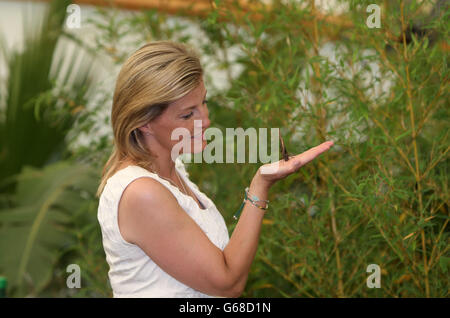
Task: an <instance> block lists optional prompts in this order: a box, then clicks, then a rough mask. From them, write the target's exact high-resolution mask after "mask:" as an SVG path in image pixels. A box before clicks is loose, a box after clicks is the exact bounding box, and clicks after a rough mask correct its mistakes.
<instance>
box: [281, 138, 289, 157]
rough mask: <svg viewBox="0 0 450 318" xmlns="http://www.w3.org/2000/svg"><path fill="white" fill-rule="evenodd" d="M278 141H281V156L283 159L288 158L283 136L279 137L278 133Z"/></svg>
mask: <svg viewBox="0 0 450 318" xmlns="http://www.w3.org/2000/svg"><path fill="white" fill-rule="evenodd" d="M280 141H281V155H282V156H283V159H284V161H288V160H289V153H288V152H287V149H286V146H285V145H284V140H283V137H281V133H280Z"/></svg>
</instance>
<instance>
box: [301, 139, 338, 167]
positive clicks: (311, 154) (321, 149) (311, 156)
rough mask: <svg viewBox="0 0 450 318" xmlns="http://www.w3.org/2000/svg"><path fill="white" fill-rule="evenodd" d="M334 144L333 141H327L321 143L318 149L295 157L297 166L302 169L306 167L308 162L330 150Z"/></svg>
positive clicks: (312, 149)
mask: <svg viewBox="0 0 450 318" xmlns="http://www.w3.org/2000/svg"><path fill="white" fill-rule="evenodd" d="M333 144H334V143H333V141H325V142H324V143H321V144H320V145H318V146H316V147H313V148H311V149H309V150H307V151H305V152H303V153H301V154H299V155H296V156H294V160H295V164H296V166H297V167H301V166H304V165H306V164H307V163H308V162H310V161H311V160H313V159H314V158H316V157H317V156H319V155H320V154H322V153H324V152H325V151H327V150H328V149H330V148H331V147H332V146H333Z"/></svg>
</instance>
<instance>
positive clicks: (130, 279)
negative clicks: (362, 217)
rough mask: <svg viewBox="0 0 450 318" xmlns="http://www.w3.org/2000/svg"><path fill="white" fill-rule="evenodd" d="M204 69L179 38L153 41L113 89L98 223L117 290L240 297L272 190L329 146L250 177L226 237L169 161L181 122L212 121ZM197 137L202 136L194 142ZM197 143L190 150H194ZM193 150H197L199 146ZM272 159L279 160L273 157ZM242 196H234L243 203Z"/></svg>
mask: <svg viewBox="0 0 450 318" xmlns="http://www.w3.org/2000/svg"><path fill="white" fill-rule="evenodd" d="M205 98H206V89H205V85H204V82H203V70H202V67H201V65H200V62H199V58H198V56H197V55H196V53H195V52H194V51H192V50H191V49H189V48H188V47H186V46H185V45H182V44H180V43H173V42H169V41H159V42H152V43H149V44H147V45H145V46H143V47H141V48H140V49H139V50H137V51H136V52H135V53H134V54H133V55H132V56H131V57H130V58H129V59H128V60H127V61H126V62H125V64H124V65H123V67H122V69H121V71H120V73H119V76H118V79H117V84H116V88H115V92H114V100H113V107H112V114H111V123H112V127H113V132H114V151H113V153H112V155H111V157H110V158H109V160H108V162H107V163H106V165H105V167H104V171H103V172H104V173H103V177H102V181H101V184H100V187H99V189H98V193H97V194H98V195H100V201H99V208H98V220H99V223H100V225H101V230H102V238H103V246H104V249H105V253H106V259H107V261H108V264H109V266H110V271H109V272H108V275H109V279H110V283H111V287H112V289H113V295H114V297H211V296H216V297H238V296H239V295H241V293H242V291H243V290H244V286H245V284H246V281H247V276H248V273H249V270H250V266H251V264H252V261H253V259H254V256H255V253H256V248H257V244H258V237H259V233H260V229H261V223H262V219H263V217H264V211H265V210H264V208H265V207H266V206H265V204H266V203H267V202H268V201H267V194H268V192H269V189H270V187H271V186H272V185H273V184H274V182H276V181H277V180H279V179H282V178H284V177H286V176H288V175H289V174H291V173H294V172H296V171H297V170H298V169H299V168H300V167H301V166H302V165H304V164H306V163H307V162H309V161H311V160H312V159H314V158H315V157H316V156H318V155H319V154H321V153H322V152H324V151H326V150H328V149H329V148H330V147H331V145H332V142H325V143H323V144H321V145H320V146H317V147H315V148H312V149H310V150H308V151H307V152H305V153H303V154H300V155H297V156H293V157H291V158H290V159H289V160H288V161H280V162H279V167H278V169H276V170H273V169H272V170H270V173H266V172H265V173H264V174H263V173H261V168H262V167H268V165H263V166H261V167H260V168H259V169H258V171H257V173H256V174H255V176H254V177H253V179H252V181H251V183H250V186H249V190H248V195H249V196H250V197H253V196H257V197H258V198H257V199H256V200H255V201H253V202H251V201H249V200H247V201H246V203H245V205H244V208H243V210H242V214H241V216H240V219H239V221H238V223H237V225H236V228H235V230H234V232H233V234H232V236H231V238H229V236H228V231H227V227H226V225H225V222H224V219H223V217H222V215H221V214H220V213H219V211H218V210H217V208H216V206H215V205H214V203H213V202H212V201H211V200H210V199H209V198H208V197H207V196H206V195H205V194H204V193H203V192H201V191H200V190H199V188H198V187H197V186H196V185H195V184H193V183H192V182H191V181H190V180H189V178H188V174H187V172H186V170H185V168H184V165H183V163H182V161H181V160H179V158H177V159H176V160H175V162H174V161H173V160H172V159H171V158H172V157H171V151H172V149H173V147H174V145H175V144H176V143H178V141H177V140H171V132H172V131H173V130H174V129H176V128H179V127H182V128H186V129H188V130H189V131H190V132H191V136H193V138H192V140H191V141H192V144H193V148H194V149H195V144H197V143H199V141H200V140H202V142H201V144H202V149H203V148H204V147H205V146H206V141H205V140H203V134H201V135H200V134H197V136H194V135H193V133H194V120H196V122H199V121H198V120H201V124H202V127H196V130H195V131H196V132H197V131H198V130H197V129H199V128H201V129H202V130H201V131H203V132H204V130H205V129H206V128H208V126H209V125H210V121H209V119H208V108H207V105H206V100H205ZM196 139H197V141H196ZM191 149H192V148H191ZM202 149H196V150H194V152H197V151H201V150H202ZM272 165H273V164H272ZM238 201H239V199H237V200H236V203H238Z"/></svg>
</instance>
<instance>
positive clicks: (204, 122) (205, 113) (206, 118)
mask: <svg viewBox="0 0 450 318" xmlns="http://www.w3.org/2000/svg"><path fill="white" fill-rule="evenodd" d="M201 114H202V117H201V120H202V127H203V129H206V128H208V127H209V126H210V125H211V121H210V120H209V111H208V106H205V107H203V109H202V112H201Z"/></svg>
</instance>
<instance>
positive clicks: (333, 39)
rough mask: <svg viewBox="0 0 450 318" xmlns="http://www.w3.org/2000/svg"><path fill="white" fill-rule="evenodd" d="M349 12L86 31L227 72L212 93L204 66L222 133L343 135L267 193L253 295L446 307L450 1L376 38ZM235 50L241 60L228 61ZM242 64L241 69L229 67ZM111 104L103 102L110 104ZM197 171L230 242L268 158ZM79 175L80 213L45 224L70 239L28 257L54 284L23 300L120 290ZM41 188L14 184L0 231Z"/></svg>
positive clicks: (94, 150)
mask: <svg viewBox="0 0 450 318" xmlns="http://www.w3.org/2000/svg"><path fill="white" fill-rule="evenodd" d="M338 2H339V3H340V4H343V5H344V7H345V5H347V8H348V9H346V10H344V13H343V14H342V16H339V17H335V18H334V19H330V20H327V19H323V18H322V17H321V16H320V15H318V14H317V10H318V9H317V7H316V6H314V1H283V2H282V1H275V5H273V6H272V7H271V10H265V9H261V10H256V9H255V10H251V11H250V12H247V11H245V10H244V9H243V8H240V7H239V6H238V4H236V3H235V4H234V6H236V7H234V9H233V7H230V4H229V3H228V4H227V3H224V2H222V1H215V3H216V6H217V9H216V10H213V11H212V12H211V13H210V14H209V15H208V16H207V17H206V18H198V19H197V18H189V19H188V18H185V17H184V18H179V19H175V20H173V19H169V17H168V16H167V15H164V14H161V13H158V12H155V11H148V12H136V13H130V12H127V13H126V14H118V11H117V10H105V9H101V10H99V11H98V15H97V16H96V17H94V18H93V19H92V20H91V21H90V23H92V24H93V26H95V27H96V28H97V29H98V30H99V31H100V33H99V35H98V38H97V39H96V47H91V51H92V52H99V53H106V54H107V55H108V56H110V57H111V61H112V62H113V63H115V64H116V65H120V64H121V63H122V62H123V60H124V58H125V57H126V56H128V54H129V53H131V52H132V51H134V50H135V49H136V48H137V47H139V46H141V45H142V43H144V42H147V41H152V40H159V39H171V40H176V41H183V42H189V43H191V44H193V45H194V46H196V47H198V48H200V49H201V53H202V56H203V57H205V60H208V61H213V62H214V63H212V64H214V65H216V66H217V67H218V69H219V70H223V71H224V72H225V76H226V78H227V81H228V84H229V87H226V88H225V89H222V90H220V89H210V87H214V86H215V85H214V78H212V77H211V76H209V74H208V67H209V66H210V65H212V64H204V66H205V68H206V72H207V81H206V86H207V88H208V92H209V93H208V95H209V96H208V100H209V104H208V107H209V110H210V118H211V126H212V127H218V128H220V129H222V130H223V132H225V128H226V127H243V128H244V129H245V128H248V127H266V128H271V127H281V133H282V135H283V137H284V140H285V143H286V147H287V149H288V150H289V152H290V153H291V154H296V153H301V152H303V151H305V150H307V149H308V148H310V147H313V146H315V145H317V144H319V143H321V142H323V141H325V140H329V139H332V140H334V142H335V146H334V147H333V148H332V149H331V150H330V151H329V152H327V153H326V154H324V155H322V156H320V157H319V158H318V159H316V160H315V161H313V162H311V163H309V164H308V165H307V166H304V167H302V168H301V169H300V171H299V172H298V173H297V174H295V175H291V176H289V177H288V178H286V179H284V180H282V181H280V182H278V183H277V184H276V185H275V186H274V187H273V188H272V189H271V192H270V197H269V200H270V209H269V211H268V212H267V216H266V218H265V220H264V222H263V228H262V231H261V238H260V245H259V248H258V252H257V255H256V259H255V260H254V262H253V266H252V268H251V272H250V274H249V279H248V283H247V286H246V289H245V292H244V296H245V297H448V290H449V279H448V277H449V275H448V271H449V259H450V258H449V253H448V248H449V247H448V246H449V232H448V220H449V214H448V202H449V191H448V166H449V157H448V151H449V149H450V146H449V129H448V121H449V109H450V108H449V107H448V100H449V86H448V80H449V72H448V63H447V61H448V44H445V43H446V42H445V41H446V39H448V33H449V23H448V19H445V17H447V16H448V15H449V14H450V11H449V8H448V5H447V6H445V5H444V6H441V7H440V9H439V10H433V6H434V5H435V4H436V3H437V1H414V0H412V1H399V2H389V1H384V2H383V4H381V3H380V6H381V8H382V17H381V26H382V27H381V29H370V28H368V27H367V25H366V19H367V16H368V15H369V13H367V12H366V7H367V5H368V4H370V3H372V2H371V1H363V2H361V1H353V0H341V1H338ZM266 9H267V8H266ZM242 12H247V13H245V14H240V13H242ZM255 13H259V15H258V16H257V17H256V16H254V14H255ZM328 14H330V13H328ZM331 14H332V13H331ZM192 26H194V27H195V28H197V29H198V30H200V32H202V34H203V35H204V36H202V41H201V43H199V42H195V41H196V40H195V39H194V37H193V36H192V34H190V33H189V32H186V30H188V28H189V27H192ZM412 26H415V28H413V27H412ZM417 28H420V30H423V31H424V32H422V31H417ZM79 41H80V43H82V42H83V41H82V40H81V39H79ZM232 50H237V51H239V54H237V55H233V56H232V55H231V54H230V52H231V51H232ZM237 65H239V66H240V67H241V72H238V73H236V72H232V71H231V70H232V69H233V68H234V67H235V66H237ZM111 94H112V93H111V92H104V99H101V100H102V102H100V104H103V105H105V104H106V101H107V100H108V99H110V97H111ZM83 114H84V116H86V117H85V118H83V121H84V123H85V124H84V125H83V124H81V125H77V126H75V128H74V129H75V130H76V132H78V133H81V132H87V133H92V132H93V129H95V128H93V127H92V125H91V124H87V125H86V123H89V122H90V120H92V119H89V118H88V117H90V116H92V115H93V114H91V113H89V114H88V113H87V112H83ZM224 135H225V133H224ZM109 138H110V137H109ZM110 151H111V142H110V139H108V137H107V136H99V137H98V139H96V140H94V141H93V142H92V143H91V144H90V145H88V146H83V147H81V148H79V149H75V151H74V152H73V153H72V157H73V158H72V159H73V160H74V162H83V163H84V164H88V165H90V166H91V167H92V169H94V170H95V171H97V172H99V171H100V168H101V166H102V164H103V163H104V162H105V161H106V159H107V157H108V155H109V154H110ZM187 166H188V170H189V173H190V176H191V179H192V180H193V181H194V182H195V183H196V184H198V185H199V188H200V189H202V191H204V192H205V193H206V194H207V195H208V196H209V197H211V198H212V199H213V200H214V202H215V204H216V206H217V207H218V209H219V210H220V211H221V212H222V214H223V216H224V218H225V221H226V223H227V224H228V225H229V231H230V234H231V233H232V231H233V229H234V226H235V224H236V223H235V221H234V220H233V219H232V215H233V214H234V212H235V211H236V209H237V208H238V207H239V205H240V203H241V201H242V198H243V191H244V189H245V187H246V186H248V184H249V182H250V180H251V178H252V177H253V175H254V173H255V172H256V169H257V167H258V166H259V164H245V165H243V164H237V163H236V164H218V163H216V164H205V163H202V164H194V163H192V164H188V165H187ZM57 167H58V165H54V166H53V167H52V166H50V167H48V169H49V170H45V171H46V172H45V173H42V174H41V176H40V178H41V179H42V181H39V183H37V182H38V181H37V180H38V179H39V178H37V177H36V180H35V181H33V182H36V184H39V187H40V188H42V187H43V185H44V184H45V183H44V181H43V180H52V179H51V178H54V179H53V181H54V182H55V184H54V185H53V186H48V190H49V191H50V189H57V188H58V189H59V187H62V188H63V186H62V184H60V185H58V182H62V181H61V180H60V179H59V178H57V177H56V176H53V177H52V174H53V172H52V171H57V169H58V168H57ZM76 167H77V166H75V169H78V168H76ZM79 169H83V168H81V166H80V167H79ZM27 171H28V170H27ZM62 171H64V169H62ZM25 173H26V174H31V172H25ZM79 178H81V179H83V180H86V182H88V183H89V182H92V183H89V184H88V183H87V184H86V187H85V188H84V187H83V189H85V190H86V193H85V195H86V196H87V199H86V200H84V201H83V204H81V202H79V201H80V200H79V198H78V195H81V192H75V193H72V192H71V193H72V194H71V195H67V196H64V198H65V203H64V205H61V206H59V208H62V207H70V209H71V211H72V213H71V214H70V216H69V215H66V214H64V213H62V212H61V213H59V212H55V213H51V212H52V211H53V208H50V207H49V208H47V210H48V212H47V213H46V215H48V216H51V217H50V219H49V220H53V219H52V218H53V217H54V218H55V220H57V221H58V220H59V218H62V220H63V221H65V225H64V229H65V230H64V231H62V228H60V229H61V233H60V232H58V231H56V229H57V228H52V226H53V225H50V224H52V223H49V224H47V223H46V224H44V223H45V222H41V224H42V226H45V227H46V229H47V227H48V237H49V238H50V239H52V236H55V237H56V236H57V235H62V237H63V238H64V239H65V240H67V242H69V243H67V244H66V245H64V246H61V245H58V246H55V247H54V249H53V254H51V253H50V252H49V251H50V250H44V249H43V248H40V249H39V250H36V251H35V253H37V254H36V256H34V255H33V258H34V257H36V259H37V260H40V262H41V264H44V262H45V261H44V260H42V259H43V258H44V257H49V259H50V262H48V264H54V266H53V268H54V271H53V275H52V277H51V278H49V275H50V274H49V273H48V272H47V273H46V274H45V275H44V274H43V275H42V278H43V279H42V282H39V283H37V282H36V281H32V282H33V285H32V288H31V289H30V287H28V289H27V288H26V287H24V289H27V292H26V294H39V295H45V296H47V295H62V296H75V297H80V296H94V297H104V296H107V297H109V296H111V290H110V288H109V287H108V285H107V270H108V266H107V264H106V261H105V256H104V252H103V249H102V245H101V244H102V243H101V233H100V231H99V227H98V223H97V220H96V218H95V212H96V208H97V204H98V203H97V202H96V200H95V199H94V196H93V192H92V190H93V188H95V187H94V185H95V186H97V184H98V183H97V182H98V180H93V179H90V178H87V177H86V178H87V179H84V178H85V177H84V176H83V174H82V173H80V176H79ZM41 179H39V180H41ZM33 180H34V179H33ZM58 180H60V181H58ZM75 180H76V179H74V182H75ZM88 180H90V181H88ZM21 182H25V181H21ZM30 182H31V181H30ZM27 184H28V186H26V185H27ZM33 184H34V183H33ZM31 185H32V183H23V186H20V187H19V188H20V189H23V192H20V194H21V195H23V197H24V201H23V203H21V202H20V201H17V198H18V197H17V198H15V199H14V200H13V201H14V202H15V204H14V209H15V210H14V211H19V212H18V213H17V215H14V217H13V216H12V213H5V214H3V212H0V218H1V217H2V215H3V217H4V218H9V217H11V222H12V221H14V220H15V221H14V224H15V225H17V230H16V229H14V227H13V226H12V225H11V229H10V228H9V226H8V227H6V226H5V225H4V224H3V223H2V221H1V219H0V229H1V230H2V231H0V235H13V234H12V233H13V232H14V231H20V230H22V231H25V230H24V229H25V228H26V226H28V228H30V226H31V227H32V225H30V224H33V223H32V222H31V223H30V220H33V219H34V220H36V218H35V217H34V218H33V217H32V216H36V215H39V214H36V212H34V213H32V212H30V211H31V210H27V209H31V208H29V207H27V205H26V202H30V201H28V200H30V199H32V198H33V196H34V195H37V194H38V193H41V195H37V196H36V197H35V198H41V199H42V202H45V200H48V198H49V197H51V193H52V192H49V193H44V192H43V191H44V189H42V190H40V191H38V192H33V191H32V190H30V188H29V186H31ZM27 188H28V190H27ZM62 188H61V189H60V190H58V191H60V193H61V195H63V193H65V191H66V190H62ZM27 191H28V192H29V193H28V194H26V192H27ZM18 194H19V192H18ZM58 198H59V197H58ZM36 200H37V199H36ZM39 202H40V201H39ZM52 202H53V201H52ZM55 202H56V201H55ZM58 202H59V201H58ZM40 206H42V204H41V205H40ZM20 211H22V212H20ZM27 211H28V212H27ZM75 211H77V212H75ZM27 213H29V214H28V216H27ZM21 216H23V219H22V220H23V221H26V222H25V223H23V224H22V223H20V222H19V221H21V219H20V218H21ZM16 221H17V222H16ZM4 222H6V219H5V221H4ZM8 224H10V223H8ZM27 224H28V225H27ZM2 226H3V227H2ZM6 228H7V231H4V230H5V229H6ZM5 233H6V234H5ZM8 233H11V234H8ZM39 233H41V232H39ZM37 237H38V236H37ZM45 238H47V236H46V235H44V236H43V238H42V239H43V240H45ZM3 241H4V240H1V242H3ZM20 241H23V242H26V240H25V241H24V239H22V240H18V242H20ZM58 242H63V241H58ZM53 243H54V242H53ZM24 244H25V243H22V246H26V245H24ZM33 252H34V251H33ZM38 254H39V255H38ZM11 255H15V254H14V253H12V254H11ZM55 255H57V256H55ZM27 257H29V258H30V257H31V254H30V255H29V256H27ZM16 259H19V256H17V257H16ZM70 263H75V264H79V265H80V267H81V268H82V288H81V289H80V290H75V291H68V289H67V287H66V285H65V277H66V276H67V273H65V267H66V266H67V265H68V264H70ZM0 264H2V263H0ZM369 264H378V265H379V266H380V268H381V275H382V277H381V288H379V289H377V288H374V289H371V288H368V287H367V285H366V279H367V277H368V275H369V273H367V272H366V269H367V266H368V265H369ZM22 267H23V266H22ZM17 268H20V267H17ZM26 268H28V267H26ZM14 275H16V274H14ZM27 275H28V276H30V275H31V277H33V276H32V275H34V274H33V272H31V271H30V273H27ZM28 276H26V277H28ZM14 277H15V276H14ZM44 278H45V279H44ZM19 281H20V280H19ZM21 281H22V282H29V280H27V279H25V278H23V279H21ZM36 284H37V285H36ZM45 284H46V285H45ZM38 285H39V286H44V285H45V286H47V288H45V289H43V288H37V287H36V286H38ZM24 286H25V285H24ZM31 291H32V292H31Z"/></svg>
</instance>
